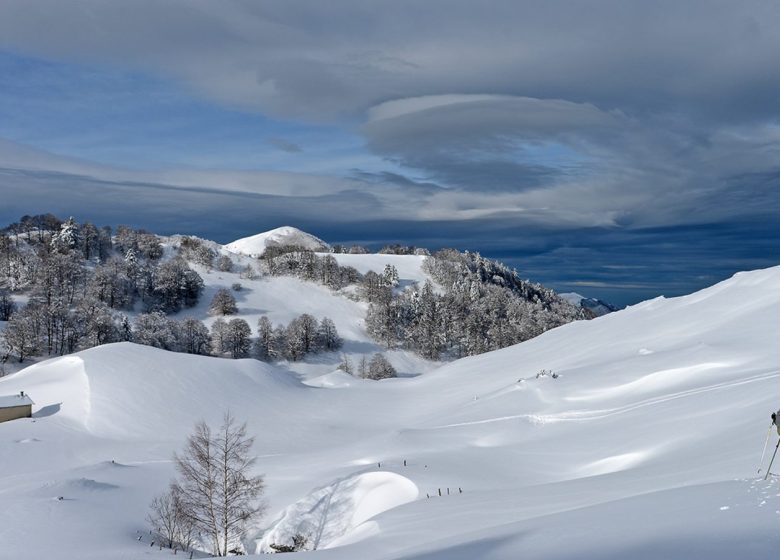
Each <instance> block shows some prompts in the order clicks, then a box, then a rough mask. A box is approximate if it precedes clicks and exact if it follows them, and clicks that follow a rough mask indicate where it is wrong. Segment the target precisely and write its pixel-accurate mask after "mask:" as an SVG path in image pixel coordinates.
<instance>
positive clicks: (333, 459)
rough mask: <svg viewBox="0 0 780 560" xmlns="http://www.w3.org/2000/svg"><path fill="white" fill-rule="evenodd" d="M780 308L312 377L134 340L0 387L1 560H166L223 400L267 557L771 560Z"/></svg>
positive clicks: (711, 296)
mask: <svg viewBox="0 0 780 560" xmlns="http://www.w3.org/2000/svg"><path fill="white" fill-rule="evenodd" d="M779 315H780V267H778V268H772V269H768V270H761V271H755V272H750V273H743V274H739V275H737V276H735V277H734V278H732V279H730V280H728V281H726V282H722V283H720V284H718V285H716V286H713V287H711V288H709V289H706V290H703V291H701V292H698V293H696V294H693V295H690V296H686V297H682V298H675V299H669V300H665V299H663V298H659V299H655V300H652V301H648V302H645V303H643V304H640V305H636V306H633V307H630V308H628V309H626V310H623V311H619V312H616V313H612V314H610V315H607V316H605V317H601V318H599V319H595V320H593V321H586V322H576V323H572V324H569V325H565V326H563V327H560V328H558V329H554V330H552V331H549V332H547V333H545V334H543V335H541V336H540V337H538V338H535V339H533V340H531V341H528V342H526V343H523V344H520V345H518V346H514V347H511V348H507V349H504V350H501V351H497V352H492V353H489V354H484V355H481V356H476V357H472V358H466V359H463V360H459V361H457V362H453V363H451V364H448V365H445V366H443V367H441V368H439V369H437V370H436V371H433V372H431V373H429V374H428V375H425V376H421V377H416V378H411V379H394V380H387V381H382V382H369V381H363V380H358V379H352V378H350V377H348V376H346V375H344V374H340V373H336V374H331V375H329V376H326V377H321V378H319V379H318V382H317V383H312V382H307V383H309V384H305V383H301V382H300V381H298V380H297V379H296V378H294V377H291V376H289V374H287V373H286V372H284V371H280V370H278V369H276V368H275V367H273V366H270V365H267V364H261V363H259V362H254V361H250V360H246V361H244V360H240V361H230V360H219V359H214V358H200V357H192V356H186V355H181V354H169V353H166V352H162V351H159V350H155V349H152V348H146V347H139V346H135V345H132V344H119V345H110V346H104V347H99V348H95V349H92V350H89V351H85V352H82V353H79V354H77V355H73V356H69V357H65V358H59V359H55V360H50V361H48V362H45V363H42V364H39V365H36V366H32V367H30V368H28V369H26V370H25V371H23V372H21V373H19V374H16V375H13V376H9V377H6V378H3V379H0V394H13V393H15V392H18V391H19V390H25V391H26V392H28V393H29V394H30V395H31V396H32V398H33V399H34V400H35V402H36V403H37V405H36V407H35V409H34V410H35V414H36V417H35V418H34V419H32V420H17V421H14V422H9V423H4V424H0V458H2V468H0V496H2V503H3V505H4V507H3V508H0V542H2V543H3V545H2V547H3V548H2V553H3V554H5V555H7V557H9V558H16V557H22V556H24V557H27V558H62V559H70V558H74V559H75V558H79V559H81V558H85V559H91V558H94V559H97V558H110V557H116V558H127V559H134V558H149V557H150V556H154V557H162V555H166V557H168V556H169V555H170V553H169V552H166V551H165V550H163V551H157V550H156V549H154V550H150V548H149V543H148V533H147V529H146V527H145V523H144V516H145V510H146V505H147V504H148V502H149V500H150V499H151V497H152V496H153V495H154V494H155V493H157V492H159V491H160V490H162V489H163V488H164V486H165V483H166V481H167V480H168V478H169V477H170V476H171V475H172V474H173V467H172V464H171V462H170V457H171V453H172V452H173V451H174V450H176V449H178V448H180V447H181V445H182V443H183V439H184V437H185V435H186V434H187V432H188V431H189V429H190V428H191V426H192V424H193V422H194V421H196V420H197V419H200V418H205V419H206V420H207V421H211V422H216V421H218V419H219V416H220V415H221V413H222V412H223V411H224V410H226V409H228V408H229V409H230V410H232V412H233V413H234V414H236V415H237V416H238V417H239V418H245V419H247V420H248V422H249V429H250V432H251V433H253V434H254V435H255V436H256V437H257V442H256V447H255V451H256V452H257V454H258V468H259V469H260V470H261V471H263V472H265V473H266V477H267V484H268V501H269V506H270V508H269V513H268V515H267V517H266V518H265V519H264V520H263V523H261V525H260V526H258V527H256V531H255V532H254V535H253V536H254V537H255V538H256V540H254V539H252V541H251V542H247V543H246V544H247V546H248V547H250V549H251V550H253V551H257V552H261V551H263V550H265V547H266V545H267V544H268V542H269V539H271V540H273V539H284V538H285V536H289V535H291V534H293V533H294V532H296V531H300V532H304V533H307V534H308V535H309V536H310V537H311V539H312V542H314V541H316V542H317V543H318V544H319V548H320V549H321V550H318V551H317V552H316V553H315V554H314V555H311V556H307V557H311V558H324V559H336V558H338V559H340V560H341V559H346V560H352V559H354V560H358V559H360V560H362V559H365V558H371V559H380V560H382V559H386V560H390V559H406V560H411V559H420V560H423V559H425V560H460V559H463V560H466V559H468V560H471V559H474V558H480V559H507V560H510V559H512V560H514V559H516V558H540V559H555V560H562V559H569V558H571V559H575V558H576V559H583V558H584V559H594V560H595V559H614V560H618V559H623V558H640V559H648V560H649V559H658V558H664V559H686V560H687V559H696V558H706V559H708V560H711V559H727V558H729V559H730V558H734V557H743V558H751V559H763V558H773V557H775V556H776V552H777V550H778V547H780V533H778V531H777V523H778V520H779V519H780V515H778V513H777V512H780V482H778V481H779V480H780V479H775V478H774V477H771V478H770V480H769V481H767V482H764V481H763V480H761V479H759V477H757V474H756V469H757V468H758V460H759V458H760V454H761V448H762V446H763V444H764V438H765V437H766V434H767V432H766V430H767V427H768V424H769V414H770V412H771V411H772V410H774V409H776V408H777V407H778V405H780V402H778V398H777V387H778V382H779V381H780V365H778V364H780V345H778V344H777V340H776V337H777V334H776V325H777V317H778V316H779ZM542 369H545V370H552V371H553V372H555V373H557V374H558V376H557V377H553V376H551V375H543V376H539V377H537V373H538V372H539V371H540V370H542ZM312 385H316V386H312ZM776 441H777V435H776V434H775V435H773V436H772V440H771V442H770V446H772V447H774V443H775V442H776ZM770 451H771V448H770ZM112 459H113V460H114V461H115V462H113V463H112V462H111V460H112ZM778 468H780V466H778ZM762 474H763V472H762ZM439 490H441V494H442V496H441V497H440V496H439ZM448 490H449V491H448ZM461 491H462V493H461ZM58 496H62V497H63V498H64V499H63V500H62V501H60V500H57V499H56V498H57V497H58ZM427 496H430V498H429V497H427ZM264 534H265V538H264ZM138 536H141V541H140V542H139V541H138V540H137V537H138ZM299 557H302V556H299ZM290 558H296V555H292V556H290Z"/></svg>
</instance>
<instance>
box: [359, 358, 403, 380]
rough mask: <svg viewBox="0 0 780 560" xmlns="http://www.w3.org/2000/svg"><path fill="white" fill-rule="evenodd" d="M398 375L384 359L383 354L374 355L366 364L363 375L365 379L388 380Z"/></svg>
mask: <svg viewBox="0 0 780 560" xmlns="http://www.w3.org/2000/svg"><path fill="white" fill-rule="evenodd" d="M397 376H398V374H397V373H396V371H395V368H394V367H393V366H392V364H391V363H390V362H389V361H388V360H387V358H385V356H384V354H378V353H377V354H374V356H373V357H372V358H371V361H370V362H368V368H367V369H366V372H365V373H364V374H363V377H364V378H366V379H375V380H380V379H389V378H391V377H397Z"/></svg>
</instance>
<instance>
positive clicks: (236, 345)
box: [222, 319, 252, 359]
mask: <svg viewBox="0 0 780 560" xmlns="http://www.w3.org/2000/svg"><path fill="white" fill-rule="evenodd" d="M251 337H252V329H251V328H250V327H249V323H247V322H246V321H244V320H243V319H231V320H230V321H229V322H228V323H227V326H226V327H225V333H224V336H223V339H222V348H223V351H224V352H229V353H230V357H231V358H233V359H238V358H246V357H248V356H249V350H250V349H251V348H252V338H251Z"/></svg>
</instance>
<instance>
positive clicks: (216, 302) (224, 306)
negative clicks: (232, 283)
mask: <svg viewBox="0 0 780 560" xmlns="http://www.w3.org/2000/svg"><path fill="white" fill-rule="evenodd" d="M236 313H238V306H237V305H236V298H235V297H233V294H231V293H230V290H228V289H226V288H220V289H219V290H217V293H216V294H214V298H213V299H212V300H211V305H209V314H210V315H234V314H236Z"/></svg>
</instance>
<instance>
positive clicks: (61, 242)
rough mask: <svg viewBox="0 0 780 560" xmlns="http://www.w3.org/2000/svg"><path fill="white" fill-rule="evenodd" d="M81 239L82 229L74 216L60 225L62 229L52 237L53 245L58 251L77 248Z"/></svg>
mask: <svg viewBox="0 0 780 560" xmlns="http://www.w3.org/2000/svg"><path fill="white" fill-rule="evenodd" d="M80 241H81V231H80V229H79V225H78V224H77V223H76V220H74V219H73V216H71V217H70V218H68V219H67V220H65V222H63V224H62V225H61V226H60V231H59V232H57V233H56V234H55V235H54V236H53V237H52V239H51V245H52V247H53V248H54V249H56V250H58V251H63V252H64V251H68V250H70V249H76V248H77V247H78V246H79V243H80Z"/></svg>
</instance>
